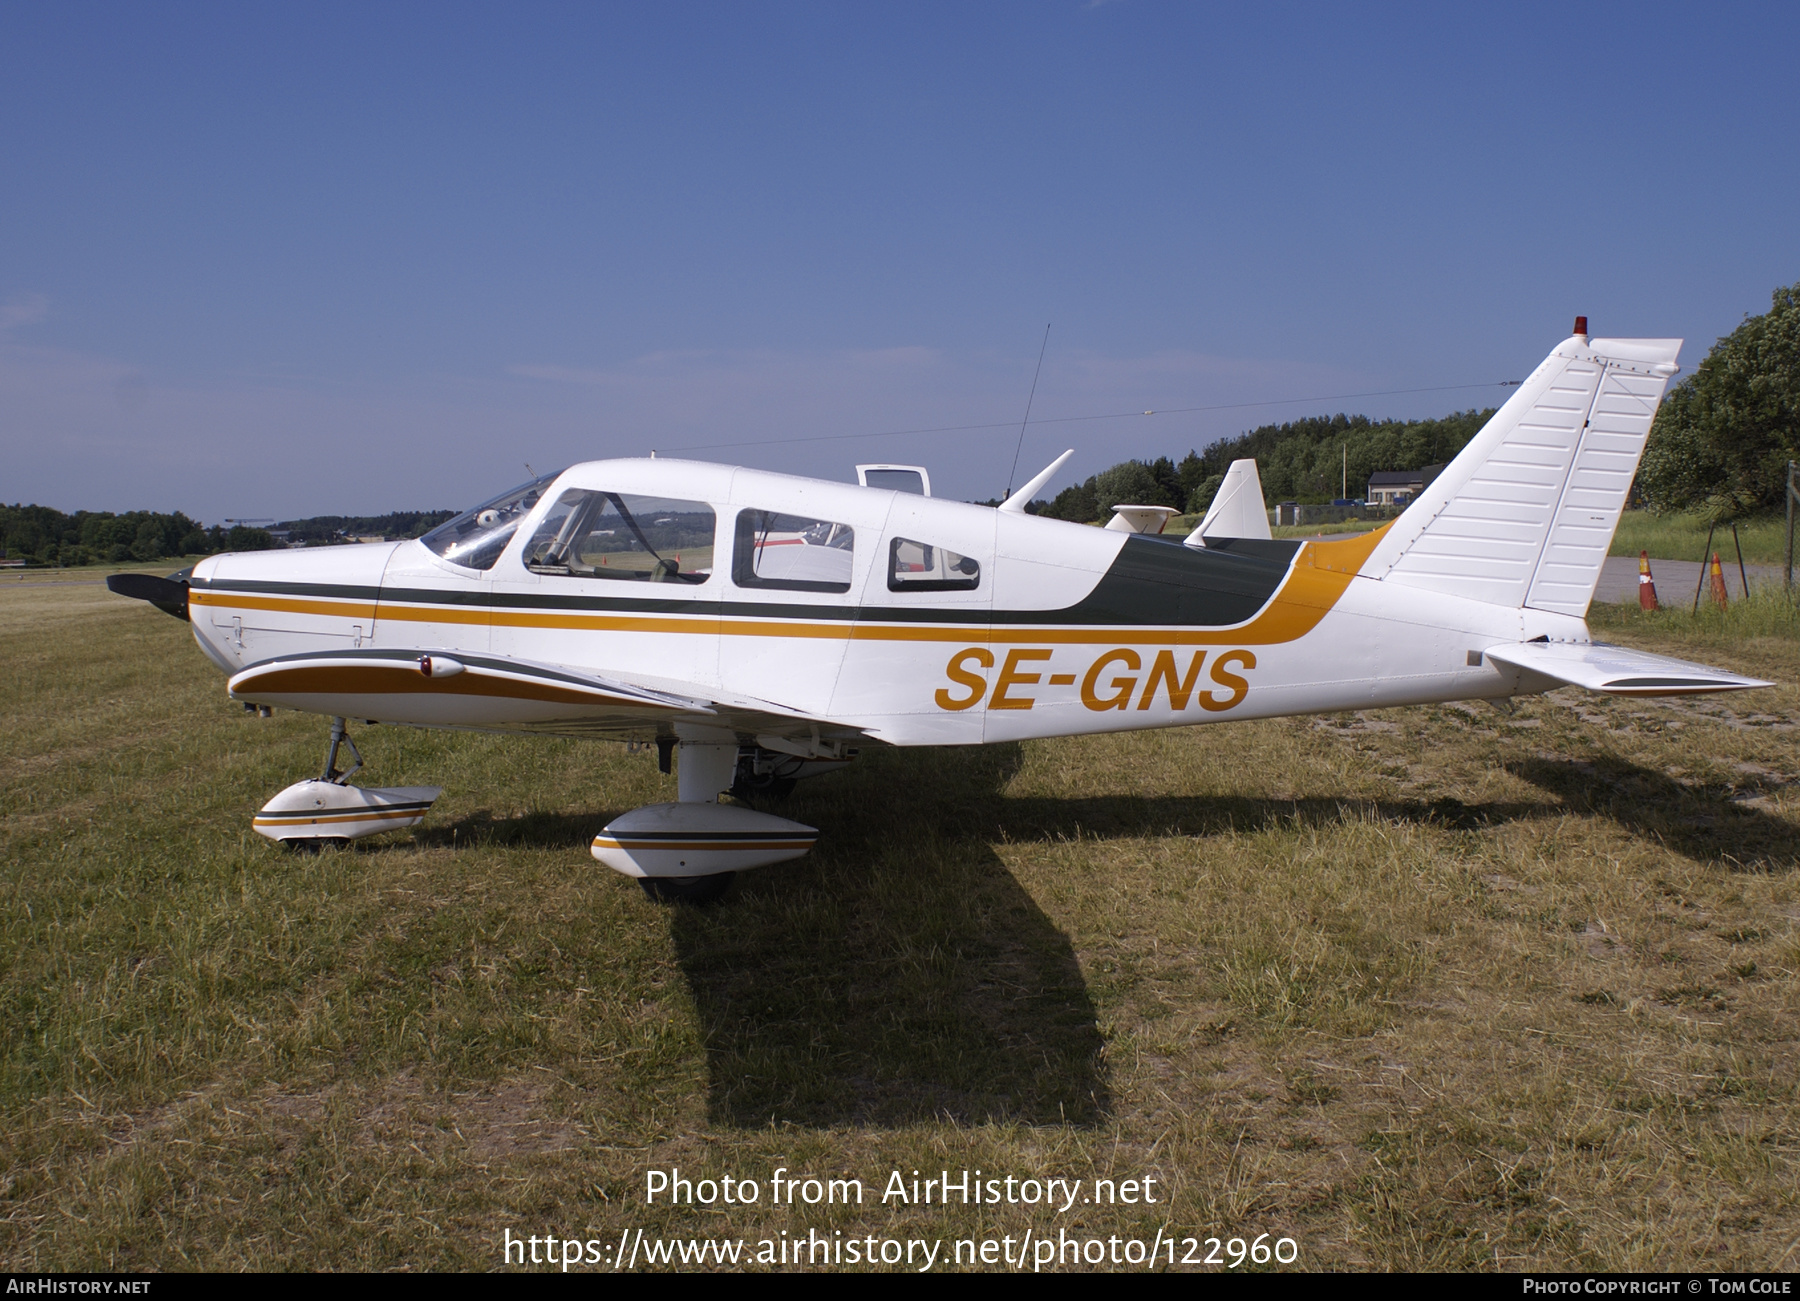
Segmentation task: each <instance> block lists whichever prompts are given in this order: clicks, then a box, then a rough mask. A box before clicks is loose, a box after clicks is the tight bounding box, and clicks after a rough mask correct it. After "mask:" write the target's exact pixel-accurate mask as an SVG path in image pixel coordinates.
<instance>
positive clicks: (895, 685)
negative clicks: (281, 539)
mask: <svg viewBox="0 0 1800 1301" xmlns="http://www.w3.org/2000/svg"><path fill="white" fill-rule="evenodd" d="M1680 345H1681V341H1680V340H1679V339H1601V338H1589V337H1588V335H1587V333H1586V322H1585V320H1582V321H1578V322H1577V326H1576V333H1575V334H1574V335H1573V336H1572V337H1570V338H1568V339H1566V340H1565V341H1563V342H1562V343H1561V344H1559V345H1557V347H1556V349H1555V350H1554V351H1553V352H1552V353H1551V354H1550V356H1549V357H1548V358H1546V359H1545V361H1544V362H1543V364H1542V365H1540V366H1539V367H1538V368H1537V369H1536V370H1535V371H1534V372H1533V373H1532V375H1531V377H1530V378H1529V379H1528V380H1526V381H1525V382H1524V383H1523V384H1522V385H1521V386H1520V387H1519V389H1518V390H1517V391H1516V392H1515V393H1514V394H1513V395H1512V397H1511V399H1510V400H1509V401H1508V402H1507V403H1506V405H1505V406H1503V407H1502V408H1501V409H1500V411H1499V412H1498V413H1497V414H1496V415H1495V416H1494V418H1493V419H1492V420H1491V421H1489V422H1488V424H1487V425H1486V427H1485V428H1483V429H1482V431H1481V432H1480V433H1479V434H1477V435H1476V436H1475V438H1474V439H1473V440H1472V441H1471V442H1470V443H1469V445H1468V446H1467V447H1466V448H1465V449H1464V450H1463V452H1462V453H1461V455H1459V456H1458V457H1457V458H1456V459H1455V460H1454V461H1452V462H1451V463H1450V464H1449V465H1448V466H1447V467H1446V468H1445V469H1444V471H1443V472H1442V473H1441V474H1440V475H1439V476H1438V478H1437V479H1436V480H1435V481H1434V482H1433V483H1432V484H1431V486H1430V487H1428V488H1427V489H1425V491H1424V492H1423V493H1422V494H1421V495H1420V496H1419V498H1418V499H1417V500H1416V501H1414V502H1413V503H1412V505H1411V506H1410V507H1409V508H1408V509H1407V510H1406V511H1405V512H1404V513H1403V514H1402V515H1401V516H1400V517H1399V518H1398V519H1395V520H1393V521H1391V522H1390V523H1388V524H1386V525H1384V526H1383V527H1381V528H1378V529H1376V530H1375V531H1374V532H1371V533H1367V534H1364V535H1362V536H1359V537H1351V538H1346V539H1343V540H1339V541H1307V542H1297V541H1277V540H1274V539H1272V538H1271V536H1270V532H1269V527H1268V515H1267V513H1266V511H1265V509H1264V505H1263V501H1262V493H1261V489H1260V486H1259V485H1258V483H1257V479H1256V469H1255V464H1254V463H1253V462H1250V461H1240V462H1238V463H1237V464H1236V465H1234V466H1233V467H1232V473H1231V474H1230V475H1229V476H1228V477H1227V480H1226V482H1225V484H1224V486H1223V487H1222V488H1221V489H1220V492H1219V494H1218V497H1217V499H1216V500H1215V502H1214V504H1213V508H1212V510H1211V511H1210V512H1209V513H1208V515H1207V517H1206V519H1205V520H1204V521H1202V524H1201V527H1200V528H1199V529H1197V530H1195V532H1194V533H1193V534H1192V535H1191V536H1190V537H1188V538H1187V539H1186V541H1185V542H1179V541H1175V540H1173V539H1166V538H1162V537H1159V536H1157V534H1158V533H1160V530H1161V528H1162V525H1163V523H1164V522H1166V519H1167V516H1168V514H1169V513H1170V512H1168V511H1166V510H1163V509H1161V508H1156V507H1120V508H1119V512H1118V515H1117V516H1116V517H1115V518H1114V519H1113V521H1112V522H1111V524H1110V525H1109V526H1108V527H1107V528H1104V529H1099V528H1091V527H1087V526H1085V525H1079V524H1070V523H1066V522H1063V521H1059V520H1050V519H1040V518H1037V517H1035V516H1032V515H1029V514H1026V513H1025V511H1024V505H1025V503H1026V502H1027V501H1029V500H1031V497H1032V494H1033V493H1035V492H1037V491H1038V490H1039V489H1040V488H1041V487H1043V486H1044V484H1045V483H1046V482H1047V481H1048V480H1049V478H1050V476H1051V475H1052V474H1054V473H1055V471H1056V470H1057V468H1058V467H1059V466H1060V465H1061V464H1062V463H1063V461H1065V460H1067V458H1068V456H1069V455H1070V453H1064V454H1063V456H1062V457H1061V458H1059V459H1058V460H1057V461H1056V462H1055V463H1054V464H1052V465H1051V466H1050V467H1049V468H1047V469H1046V470H1044V472H1043V473H1041V474H1039V475H1038V476H1037V477H1036V478H1034V479H1033V480H1031V482H1029V483H1027V484H1026V485H1025V486H1024V487H1023V488H1021V489H1020V490H1019V491H1018V492H1016V493H1014V494H1013V495H1012V496H1011V497H1010V498H1008V500H1007V501H1006V502H1005V503H1004V504H1002V505H1001V506H1000V508H999V509H998V510H995V509H992V508H990V507H985V506H974V505H968V504H965V503H961V502H954V501H945V500H942V499H938V498H933V497H930V496H929V495H925V494H927V493H928V492H929V481H928V480H927V479H926V478H925V476H924V473H923V472H922V471H919V470H917V469H914V468H911V467H904V466H871V467H863V472H862V474H861V476H860V477H861V478H862V480H863V482H861V483H859V484H857V485H850V484H839V483H827V482H822V481H820V480H816V479H806V478H799V477H795V476H791V475H783V474H771V473H766V472H764V471H760V470H748V469H741V468H733V467H730V466H724V465H714V464H708V463H702V462H694V461H678V460H658V459H654V458H652V459H648V460H615V461H592V462H587V463H585V464H581V465H576V466H573V467H571V468H569V469H567V470H564V471H562V472H560V473H557V474H549V475H544V476H542V477H541V478H538V479H534V480H533V481H532V482H530V483H527V484H525V485H523V486H521V487H518V488H515V489H513V490H512V491H510V492H507V493H503V494H502V495H500V496H498V497H496V498H494V499H493V500H492V501H488V502H484V503H483V504H481V505H480V506H477V507H475V508H474V509H473V510H470V511H467V512H465V513H464V514H462V515H459V516H457V517H456V518H455V519H453V520H451V521H449V522H448V523H446V524H443V525H441V526H439V527H438V528H436V529H434V530H433V531H432V532H430V533H428V534H427V535H425V536H424V537H423V538H421V539H418V540H415V541H408V542H398V543H391V544H386V545H363V546H345V547H331V548H321V549H314V550H297V551H277V552H255V553H250V554H237V555H222V556H214V557H211V558H209V559H207V560H203V561H201V562H200V563H199V564H196V565H194V566H193V567H192V569H190V570H187V571H183V572H182V573H179V574H176V575H173V576H171V577H170V578H168V579H158V578H153V577H148V576H131V575H115V576H114V577H113V578H112V579H109V580H108V582H109V585H110V586H111V587H112V588H113V590H114V591H116V592H120V593H122V594H124V595H128V596H135V597H139V598H141V599H145V600H149V601H152V602H154V603H155V604H157V605H158V606H159V607H160V608H162V609H164V610H167V611H169V612H170V613H174V614H177V615H179V616H181V617H183V618H188V619H190V620H191V622H192V624H193V629H194V636H195V639H196V640H197V641H198V642H199V643H200V648H201V650H203V651H204V652H205V653H206V655H207V656H208V657H209V658H210V659H211V660H212V661H213V662H214V663H215V664H216V665H218V666H219V668H221V669H222V670H224V671H225V672H226V673H227V674H229V675H230V683H229V687H228V689H229V692H230V695H231V698H232V699H234V700H238V701H242V702H243V703H244V705H245V708H246V709H255V710H257V711H258V712H261V713H264V714H266V713H267V712H268V711H269V710H271V709H276V708H282V709H296V710H304V711H308V712H311V713H317V714H322V715H325V716H327V717H329V718H330V719H331V720H332V721H331V745H330V750H329V752H328V755H327V759H326V764H325V770H324V772H323V774H322V775H321V776H320V777H318V778H315V779H312V780H309V781H303V782H299V783H297V784H296V785H294V786H291V787H289V788H288V789H287V790H285V791H283V792H281V794H279V795H278V796H276V797H275V798H274V799H273V800H271V801H270V803H269V804H268V806H267V807H265V808H264V809H263V810H262V811H261V812H260V813H258V814H257V816H256V819H255V826H256V829H257V830H258V831H259V832H261V833H262V834H263V835H265V836H269V837H271V838H274V839H277V840H283V841H288V842H290V843H294V844H297V845H305V844H309V843H312V844H316V843H317V842H319V841H321V840H348V839H353V838H355V837H358V836H363V835H369V834H372V833H374V832H378V831H386V830H390V829H394V828H397V827H404V826H410V825H412V824H414V823H416V822H417V821H419V819H421V818H422V817H424V816H425V813H426V811H427V810H428V809H429V808H430V806H431V802H432V801H433V800H434V799H435V798H436V797H437V795H438V789H437V788H435V787H401V788H388V789H374V788H359V787H353V786H351V785H349V784H348V780H347V779H348V778H349V776H350V775H351V773H353V772H355V771H356V768H357V767H359V766H360V764H361V757H360V755H357V752H356V748H355V744H354V742H352V741H351V740H350V738H349V736H348V734H347V733H346V730H345V725H346V720H348V719H360V720H365V721H366V722H368V723H370V724H373V723H374V722H376V721H379V722H382V723H393V724H405V725H408V726H415V727H441V728H462V729H469V730H476V731H486V732H537V733H548V734H554V735H565V736H591V737H597V738H605V739H611V740H632V741H638V742H654V743H655V744H656V745H657V747H658V749H659V758H660V761H661V766H662V770H663V771H664V772H668V771H670V764H671V755H672V752H673V751H674V750H675V748H676V747H677V746H679V747H680V765H679V773H678V778H677V786H678V792H679V798H678V800H677V802H675V803H668V804H652V805H649V806H647V807H644V808H639V809H635V810H633V811H632V812H630V813H627V814H624V815H623V816H621V817H618V818H616V819H614V820H613V821H612V822H611V823H609V824H608V825H607V826H606V828H605V829H604V830H602V831H601V832H600V834H599V835H598V836H597V837H595V839H594V842H593V845H592V852H593V854H594V856H595V857H596V858H598V859H599V860H600V861H601V862H603V863H605V864H607V865H608V866H609V867H612V868H615V869H617V870H618V871H620V872H622V873H624V874H625V875H627V876H632V877H636V878H638V879H639V880H640V881H641V882H642V883H643V885H644V888H645V889H646V891H648V892H649V893H650V894H651V895H652V896H654V897H657V898H664V899H689V900H702V899H706V898H710V897H713V896H716V895H717V894H718V893H719V892H720V891H722V890H723V889H724V887H725V884H726V883H727V882H728V881H729V879H730V876H731V874H732V873H734V872H737V871H740V870H743V869H747V868H752V867H757V866H762V865H766V864H770V863H776V862H780V861H783V860H785V859H790V858H795V857H798V856H800V855H801V854H804V853H805V852H806V851H807V850H808V849H809V848H811V846H812V844H813V843H814V841H815V840H816V838H817V836H818V832H817V831H816V830H815V829H814V828H812V827H808V826H803V825H802V824H800V823H797V822H793V821H789V820H787V819H784V818H779V817H776V816H774V815H772V814H769V813H766V812H762V811H759V810H756V809H752V808H748V807H745V806H743V805H742V804H721V803H719V796H720V794H721V792H724V791H727V790H731V791H733V792H734V793H736V794H738V795H754V794H755V793H756V792H757V791H759V790H761V791H764V792H770V793H781V792H782V791H783V790H784V788H791V786H792V783H793V781H794V780H796V779H798V778H801V777H807V776H814V775H817V774H819V773H822V772H826V771H830V770H832V769H834V768H837V767H840V766H841V765H842V764H843V763H845V762H846V761H848V760H850V759H851V758H853V757H854V756H855V755H856V753H857V747H859V746H864V745H868V744H871V743H881V744H888V745H977V744H985V743H992V742H1001V741H1021V740H1026V739H1028V738H1033V737H1049V736H1069V735H1076V734H1080V733H1088V732H1114V731H1129V730H1133V729H1138V728H1151V727H1178V726H1182V725H1185V724H1191V723H1212V722H1222V721H1228V720H1234V719H1247V718H1270V717H1274V716H1278V715H1285V714H1314V713H1325V712H1334V711H1338V710H1352V709H1374V708H1386V707H1391V706H1397V705H1416V704H1428V703H1435V702H1443V701H1452V700H1468V699H1499V698H1503V697H1508V696H1515V695H1522V694H1532V693H1537V692H1543V691H1547V690H1550V689H1552V688H1555V687H1559V686H1562V685H1564V684H1569V683H1572V684H1575V685H1578V686H1582V687H1586V688H1588V689H1590V690H1593V691H1599V692H1605V693H1608V694H1612V695H1626V696H1635V695H1670V694H1683V693H1693V692H1709V691H1731V690H1739V689H1743V688H1747V687H1759V686H1768V685H1770V684H1769V683H1765V682H1761V681H1758V680H1756V679H1753V678H1745V677H1740V676H1738V675H1736V674H1732V673H1726V672H1722V671H1719V670H1716V669H1710V668H1706V667H1704V666H1701V665H1697V664H1689V663H1686V662H1683V661H1680V660H1673V659H1669V658H1666V657H1663V656H1657V655H1648V654H1644V653H1642V652H1638V651H1632V650H1626V649H1622V648H1619V647H1614V646H1605V645H1601V644H1598V643H1596V642H1594V641H1593V640H1592V639H1591V638H1590V637H1589V635H1588V629H1587V624H1586V622H1585V618H1584V616H1585V615H1586V612H1587V608H1588V603H1589V601H1590V600H1591V599H1592V597H1593V593H1594V586H1595V583H1596V582H1597V580H1598V578H1599V575H1600V567H1601V562H1602V560H1603V559H1604V558H1605V556H1606V553H1607V550H1608V548H1609V546H1610V545H1611V542H1612V536H1613V531H1614V529H1615V528H1616V527H1617V525H1618V522H1619V514H1620V511H1621V510H1622V508H1623V507H1624V504H1625V497H1626V493H1627V491H1628V490H1629V488H1630V486H1631V481H1632V477H1633V475H1634V474H1635V473H1636V469H1637V463H1638V458H1639V455H1640V454H1641V453H1642V451H1643V447H1644V440H1645V438H1646V436H1647V435H1648V433H1649V431H1650V423H1651V419H1652V417H1653V416H1654V415H1655V412H1656V407H1657V403H1658V402H1659V401H1660V400H1661V398H1662V393H1663V389H1664V387H1665V386H1666V385H1667V383H1668V381H1669V379H1670V377H1671V376H1672V375H1674V374H1675V372H1676V370H1677V366H1676V356H1677V354H1678V352H1679V349H1680ZM871 480H873V482H871ZM346 748H347V749H348V751H349V754H350V755H352V756H355V763H354V764H353V765H352V766H351V767H350V768H349V769H348V770H347V771H340V770H339V768H338V760H339V756H340V754H342V753H343V751H344V750H345V749H346Z"/></svg>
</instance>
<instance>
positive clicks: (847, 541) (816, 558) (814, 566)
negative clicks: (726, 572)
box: [731, 510, 856, 592]
mask: <svg viewBox="0 0 1800 1301" xmlns="http://www.w3.org/2000/svg"><path fill="white" fill-rule="evenodd" d="M855 545H856V532H855V530H854V529H852V528H851V527H850V526H849V525H848V524H834V523H833V522H832V521H830V520H820V519H809V518H807V517H805V516H802V515H781V514H778V513H776V512H775V511H772V510H746V511H740V512H739V513H738V518H737V546H736V547H735V548H734V549H733V551H732V557H731V579H732V581H733V582H735V583H736V584H737V585H738V586H739V587H771V588H779V589H782V590H785V591H790V592H848V591H849V590H850V577H851V571H852V569H853V568H854V563H855V559H856V556H855Z"/></svg>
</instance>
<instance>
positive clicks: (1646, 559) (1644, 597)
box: [1638, 551, 1657, 610]
mask: <svg viewBox="0 0 1800 1301" xmlns="http://www.w3.org/2000/svg"><path fill="white" fill-rule="evenodd" d="M1638 604H1639V605H1640V606H1642V607H1643V608H1644V609H1646V610H1654V609H1656V608H1657V605H1656V580H1655V579H1653V578H1651V577H1650V553H1649V552H1648V551H1640V552H1638Z"/></svg>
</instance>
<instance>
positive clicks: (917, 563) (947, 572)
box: [887, 538, 981, 592]
mask: <svg viewBox="0 0 1800 1301" xmlns="http://www.w3.org/2000/svg"><path fill="white" fill-rule="evenodd" d="M887 585H888V591H890V592H972V591H974V590H975V589H976V588H977V587H980V586H981V562H980V561H978V560H976V559H975V558H974V557H973V556H965V555H960V554H958V553H957V552H955V551H951V550H949V549H948V548H946V547H934V546H932V545H931V543H929V542H915V541H913V540H912V539H911V538H895V539H894V540H893V541H892V542H891V543H889V544H888V584H887Z"/></svg>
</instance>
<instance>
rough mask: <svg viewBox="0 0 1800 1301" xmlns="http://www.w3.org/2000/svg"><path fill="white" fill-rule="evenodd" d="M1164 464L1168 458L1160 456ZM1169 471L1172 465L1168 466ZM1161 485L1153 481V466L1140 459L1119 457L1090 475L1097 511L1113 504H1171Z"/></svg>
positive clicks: (1105, 511)
mask: <svg viewBox="0 0 1800 1301" xmlns="http://www.w3.org/2000/svg"><path fill="white" fill-rule="evenodd" d="M1163 463H1164V464H1168V458H1167V457H1165V458H1163ZM1169 468H1170V471H1171V473H1172V472H1173V470H1174V467H1173V466H1172V465H1171V466H1170V467H1169ZM1167 498H1168V494H1167V493H1166V492H1165V491H1164V489H1163V485H1162V484H1160V483H1158V482H1157V481H1156V472H1155V470H1154V469H1153V468H1152V467H1151V466H1149V465H1146V464H1145V463H1144V462H1142V461H1120V462H1119V463H1118V464H1117V465H1115V466H1113V467H1111V468H1110V469H1106V470H1102V471H1100V473H1099V474H1096V475H1095V476H1094V504H1095V505H1096V506H1097V507H1098V508H1099V513H1100V514H1101V515H1107V514H1110V513H1111V512H1112V508H1113V507H1114V506H1117V505H1120V504H1124V505H1127V506H1173V505H1174V504H1175V503H1174V502H1172V501H1169V500H1168V499H1167Z"/></svg>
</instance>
